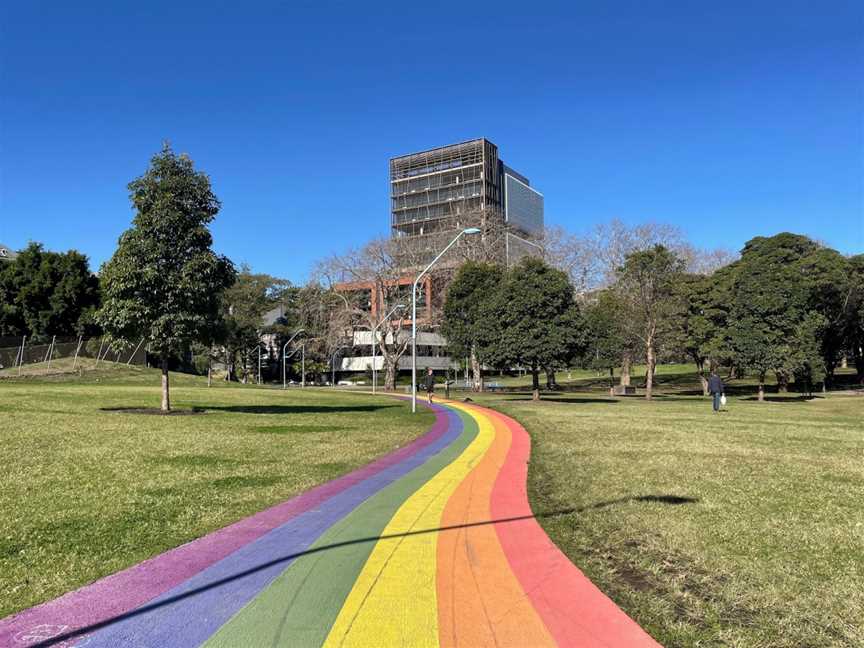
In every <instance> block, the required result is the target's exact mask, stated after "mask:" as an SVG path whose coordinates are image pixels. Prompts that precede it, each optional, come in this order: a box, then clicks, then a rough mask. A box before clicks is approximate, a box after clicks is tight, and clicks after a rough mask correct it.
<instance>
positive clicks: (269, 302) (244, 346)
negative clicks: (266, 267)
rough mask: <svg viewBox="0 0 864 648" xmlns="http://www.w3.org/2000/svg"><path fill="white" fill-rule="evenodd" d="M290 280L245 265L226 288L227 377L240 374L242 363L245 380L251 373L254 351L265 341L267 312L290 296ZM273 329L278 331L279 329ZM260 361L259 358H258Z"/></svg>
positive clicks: (223, 317)
mask: <svg viewBox="0 0 864 648" xmlns="http://www.w3.org/2000/svg"><path fill="white" fill-rule="evenodd" d="M289 290H290V282H288V281H286V280H284V279H279V278H277V277H272V276H270V275H268V274H262V273H254V272H252V270H251V269H250V268H249V266H248V265H243V266H241V268H240V272H239V273H238V274H237V279H236V281H235V282H234V284H233V285H232V286H231V287H230V288H228V289H227V290H226V291H225V294H224V298H223V300H222V319H223V321H224V330H223V332H222V341H223V344H224V348H225V363H226V365H227V366H226V369H227V371H226V380H232V379H234V378H235V377H236V374H237V370H236V367H237V366H238V364H239V366H240V369H241V373H242V379H243V381H244V382H246V380H247V379H248V376H249V374H250V366H249V365H250V361H251V358H252V352H253V350H254V349H255V347H257V346H258V345H259V344H261V343H262V342H261V340H262V333H264V315H265V314H266V313H267V312H268V311H270V310H271V309H273V308H274V307H276V306H277V305H278V304H279V302H281V301H283V300H285V299H286V297H287V295H288V294H289ZM276 329H277V330H274V331H269V332H273V333H276V332H277V331H278V330H279V327H278V325H277V327H276ZM256 362H257V360H256Z"/></svg>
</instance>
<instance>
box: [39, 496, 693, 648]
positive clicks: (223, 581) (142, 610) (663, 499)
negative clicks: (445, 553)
mask: <svg viewBox="0 0 864 648" xmlns="http://www.w3.org/2000/svg"><path fill="white" fill-rule="evenodd" d="M630 502H645V503H658V504H666V505H673V506H674V505H680V504H696V503H698V502H699V499H698V498H694V497H681V496H678V495H638V496H636V495H634V496H629V497H621V498H618V499H614V500H607V501H604V502H596V503H594V504H588V505H586V506H579V507H574V508H566V509H561V510H558V511H548V512H545V513H538V514H537V515H521V516H517V517H509V518H500V519H496V520H480V521H477V522H466V523H464V524H454V525H451V526H445V527H438V528H433V529H418V530H417V531H407V532H405V533H392V534H386V535H378V536H368V537H365V538H355V539H353V540H345V541H344V542H334V543H333V544H329V545H323V546H321V547H315V548H314V549H307V550H305V551H298V552H295V553H290V554H286V555H284V556H280V557H279V558H275V559H273V560H268V561H267V562H264V563H261V564H259V565H255V566H254V567H250V568H249V569H244V570H243V571H240V572H237V573H236V574H232V575H231V576H226V577H225V578H220V579H218V580H215V581H213V582H211V583H207V584H206V585H202V586H200V587H196V588H195V589H192V590H189V591H188V592H183V593H181V594H177V595H175V596H171V597H169V598H166V599H163V600H161V601H158V602H155V603H150V604H147V605H143V606H141V607H138V608H135V609H134V610H131V611H129V612H126V613H124V614H118V615H117V616H114V617H111V618H110V619H105V620H104V621H100V622H98V623H93V624H91V625H88V626H84V627H82V628H78V629H76V630H72V631H70V632H67V633H65V634H62V635H58V636H56V637H52V638H50V639H46V640H45V641H42V642H39V643H37V644H33V645H32V646H31V648H47V647H48V646H52V645H56V644H57V643H60V642H63V641H68V640H69V639H74V638H76V637H81V636H82V635H85V634H89V633H91V632H96V631H97V630H101V629H102V628H107V627H109V626H111V625H113V624H115V623H119V622H120V621H124V620H126V619H131V618H134V617H136V616H139V615H141V614H147V613H148V612H152V611H154V610H157V609H159V608H162V607H165V606H168V605H173V604H174V603H176V602H178V601H182V600H184V599H187V598H190V597H193V596H197V595H198V594H202V593H204V592H206V591H208V590H211V589H215V588H218V587H222V586H223V585H227V584H228V583H231V582H233V581H236V580H239V579H242V578H246V577H247V576H250V575H251V574H254V573H256V572H260V571H262V570H264V569H269V568H270V567H275V566H277V565H285V566H287V564H286V563H288V562H290V561H292V560H295V559H297V558H302V557H303V556H309V555H314V554H318V553H322V552H326V551H330V550H332V549H338V548H340V547H348V546H351V545H357V544H365V543H369V542H378V541H379V540H389V539H393V538H406V537H409V536H416V535H424V534H427V533H442V532H447V531H458V530H461V529H468V528H471V527H481V526H488V525H491V524H509V523H512V522H522V521H525V520H532V519H537V518H556V517H562V516H565V515H573V514H575V513H583V512H585V511H592V510H596V509H603V508H607V507H610V506H615V505H617V504H626V503H630Z"/></svg>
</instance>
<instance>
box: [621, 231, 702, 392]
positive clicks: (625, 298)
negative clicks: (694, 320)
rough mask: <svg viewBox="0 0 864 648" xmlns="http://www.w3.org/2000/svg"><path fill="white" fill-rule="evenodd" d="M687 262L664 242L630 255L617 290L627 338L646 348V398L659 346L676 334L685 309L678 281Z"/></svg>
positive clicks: (622, 269) (650, 388)
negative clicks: (665, 245)
mask: <svg viewBox="0 0 864 648" xmlns="http://www.w3.org/2000/svg"><path fill="white" fill-rule="evenodd" d="M684 268H685V262H684V261H683V259H681V258H680V257H679V256H678V255H676V254H675V253H674V252H672V251H671V250H669V249H668V248H666V247H664V246H662V245H655V246H654V247H652V248H650V249H647V250H641V251H637V252H634V253H632V254H630V255H628V256H627V258H626V259H625V261H624V265H623V266H622V267H621V269H620V271H619V276H618V281H617V282H616V283H615V287H614V290H615V292H616V293H617V295H618V301H619V303H620V304H621V310H620V317H621V322H622V325H623V327H624V330H625V331H626V332H627V337H631V338H633V339H637V340H638V341H639V342H640V343H641V345H642V348H643V349H644V350H645V364H646V365H647V368H646V371H645V398H646V399H648V400H650V399H651V397H652V394H653V389H654V370H655V368H656V366H657V352H658V348H659V347H660V346H661V345H662V344H663V343H664V342H667V341H668V340H669V339H670V338H672V337H673V336H674V334H675V333H676V331H677V329H678V327H680V324H681V321H682V318H683V315H684V310H683V302H682V299H681V291H680V287H679V284H680V282H681V280H682V277H683V273H684Z"/></svg>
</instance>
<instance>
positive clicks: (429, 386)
mask: <svg viewBox="0 0 864 648" xmlns="http://www.w3.org/2000/svg"><path fill="white" fill-rule="evenodd" d="M423 386H424V387H425V388H426V399H427V401H428V402H429V404H430V405H431V404H432V396H433V394H434V393H435V376H434V375H433V374H432V367H426V375H425V376H424V377H423Z"/></svg>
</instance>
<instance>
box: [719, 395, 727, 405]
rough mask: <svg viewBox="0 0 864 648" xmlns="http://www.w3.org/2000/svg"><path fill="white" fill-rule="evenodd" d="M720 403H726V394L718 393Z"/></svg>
mask: <svg viewBox="0 0 864 648" xmlns="http://www.w3.org/2000/svg"><path fill="white" fill-rule="evenodd" d="M720 404H721V405H725V404H726V394H721V395H720Z"/></svg>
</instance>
